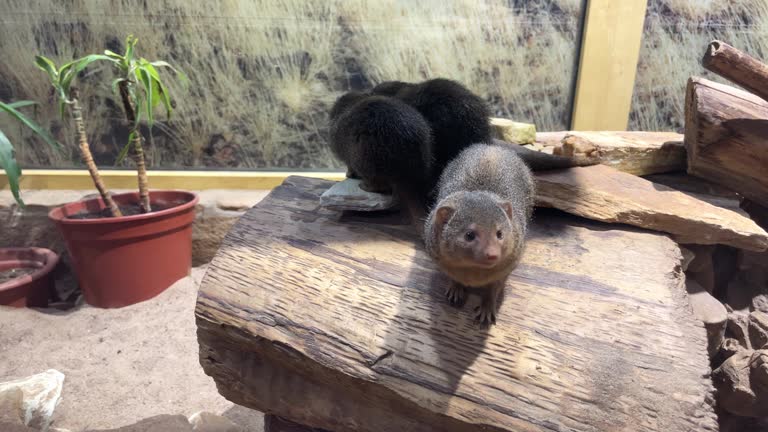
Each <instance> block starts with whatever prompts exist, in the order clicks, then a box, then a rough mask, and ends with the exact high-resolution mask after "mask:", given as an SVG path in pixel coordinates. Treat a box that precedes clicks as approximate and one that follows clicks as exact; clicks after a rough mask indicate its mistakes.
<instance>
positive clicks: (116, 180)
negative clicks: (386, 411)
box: [0, 169, 345, 190]
mask: <svg viewBox="0 0 768 432" xmlns="http://www.w3.org/2000/svg"><path fill="white" fill-rule="evenodd" d="M99 172H100V173H101V176H102V177H103V178H104V181H105V182H106V184H107V187H108V188H110V189H135V188H136V187H137V186H136V184H137V183H136V171H133V170H100V171H99ZM148 175H149V186H150V188H151V189H185V190H207V189H253V190H263V189H272V188H274V187H276V186H278V185H280V184H281V183H282V182H283V180H285V179H286V178H287V177H289V176H292V175H302V176H305V177H312V178H321V179H325V180H334V181H339V180H343V179H344V178H345V173H344V172H335V171H329V172H323V171H311V172H302V171H214V170H211V171H203V170H198V171H195V170H189V171H186V170H183V171H182V170H170V171H155V170H150V171H149V173H148ZM8 188H9V186H8V178H7V177H6V176H5V175H4V174H0V190H3V189H8ZM21 189H24V190H31V189H38V190H39V189H51V190H83V189H94V187H93V182H92V181H91V176H90V175H89V174H88V171H86V170H56V169H25V170H24V172H23V175H22V178H21Z"/></svg>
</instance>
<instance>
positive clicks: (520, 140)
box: [491, 117, 536, 144]
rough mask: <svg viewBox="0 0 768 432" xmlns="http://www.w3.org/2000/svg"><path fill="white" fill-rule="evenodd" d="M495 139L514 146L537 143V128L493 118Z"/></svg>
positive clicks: (492, 125)
mask: <svg viewBox="0 0 768 432" xmlns="http://www.w3.org/2000/svg"><path fill="white" fill-rule="evenodd" d="M491 128H492V129H493V137H494V138H498V139H500V140H503V141H507V142H509V143H512V144H533V143H534V142H535V141H536V126H535V125H532V124H529V123H519V122H515V121H512V120H508V119H504V118H493V117H492V118H491Z"/></svg>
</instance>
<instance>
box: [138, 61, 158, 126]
mask: <svg viewBox="0 0 768 432" xmlns="http://www.w3.org/2000/svg"><path fill="white" fill-rule="evenodd" d="M136 72H138V74H139V80H140V81H141V82H142V84H144V92H145V95H146V101H147V103H146V114H147V125H148V126H149V127H150V128H151V127H152V123H153V122H154V119H153V116H152V106H153V101H152V77H151V76H150V74H149V72H147V70H146V69H145V68H138V69H137V70H136Z"/></svg>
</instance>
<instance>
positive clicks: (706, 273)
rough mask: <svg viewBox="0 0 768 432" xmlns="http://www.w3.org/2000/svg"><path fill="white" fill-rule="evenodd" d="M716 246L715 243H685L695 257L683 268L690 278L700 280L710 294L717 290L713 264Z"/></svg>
mask: <svg viewBox="0 0 768 432" xmlns="http://www.w3.org/2000/svg"><path fill="white" fill-rule="evenodd" d="M715 247H716V246H715V245H695V244H687V245H685V249H686V250H688V251H689V252H690V253H692V254H693V255H694V257H693V259H692V260H691V261H690V262H689V263H688V267H687V269H686V268H683V271H685V274H686V276H687V277H688V278H689V279H693V280H695V281H696V282H698V284H699V285H701V286H702V287H704V289H705V290H706V291H707V292H708V293H710V294H713V293H714V292H715V268H714V266H713V265H712V264H713V263H712V254H713V253H714V251H715Z"/></svg>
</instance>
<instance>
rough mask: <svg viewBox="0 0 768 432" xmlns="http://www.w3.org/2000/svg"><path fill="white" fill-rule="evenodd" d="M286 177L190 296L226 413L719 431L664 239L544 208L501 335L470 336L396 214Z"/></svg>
mask: <svg viewBox="0 0 768 432" xmlns="http://www.w3.org/2000/svg"><path fill="white" fill-rule="evenodd" d="M332 185H333V183H331V182H327V181H323V180H316V179H308V178H303V177H289V178H288V179H286V181H285V182H284V183H283V184H282V185H281V186H280V187H278V188H276V189H275V190H273V191H272V192H271V194H270V195H269V196H268V197H267V198H266V199H264V200H263V201H262V202H260V203H259V204H258V205H256V206H255V207H254V208H253V209H251V210H249V211H248V212H247V213H246V214H245V215H244V216H242V218H241V219H240V220H239V221H238V223H237V224H236V225H235V227H234V228H233V229H232V230H231V231H230V233H229V234H228V236H227V237H226V239H225V240H224V242H223V245H222V247H221V249H220V250H219V253H218V254H217V256H216V257H215V258H214V260H213V261H212V262H211V264H210V267H209V269H208V271H207V273H206V276H205V278H204V280H203V282H202V285H201V287H200V292H199V295H198V300H197V307H196V318H197V325H198V340H199V343H200V362H201V364H202V366H203V368H204V370H205V372H206V373H207V374H208V375H210V376H212V377H213V378H214V380H215V381H216V384H217V386H218V389H219V392H220V393H221V394H222V395H224V396H225V397H226V398H228V399H229V400H231V401H233V402H235V403H237V404H240V405H244V406H247V407H251V408H254V409H257V410H260V411H263V412H265V413H267V414H272V415H277V416H280V417H282V418H285V419H287V420H289V421H291V422H296V423H298V424H302V425H306V426H310V427H316V428H323V429H326V430H329V431H335V432H347V431H349V432H388V431H396V432H408V431H467V432H469V431H480V430H482V431H555V430H557V431H619V430H621V431H627V430H632V431H667V432H677V431H694V430H695V431H714V430H717V424H716V417H715V415H714V413H713V409H712V407H711V406H710V405H709V403H708V402H707V401H708V400H711V396H712V395H711V392H712V386H711V382H710V381H709V379H708V378H706V377H707V373H708V371H709V366H708V361H707V354H706V333H705V330H704V328H703V326H702V324H701V323H700V322H698V321H697V320H696V319H695V318H694V317H693V316H692V312H691V308H690V306H689V304H688V301H687V298H686V294H685V288H684V276H683V274H682V273H681V271H680V262H681V254H680V250H679V247H678V246H677V245H676V244H675V243H674V242H673V241H672V240H670V239H669V238H668V237H666V236H664V235H661V234H658V233H652V232H645V231H639V230H635V229H634V228H630V227H625V226H623V227H619V226H608V225H605V224H599V223H595V222H589V221H584V220H583V219H580V218H576V217H573V216H570V215H566V214H562V213H559V212H554V211H552V210H547V209H543V210H541V211H538V212H537V214H536V221H535V223H534V224H533V225H532V227H531V231H530V237H529V239H528V244H527V251H526V253H525V256H524V258H523V261H522V263H521V265H520V266H519V267H518V269H517V270H516V271H515V272H514V273H513V274H512V276H511V277H510V279H509V281H508V283H507V287H506V294H505V297H506V298H505V300H504V302H503V304H502V306H501V310H500V315H499V318H498V324H497V325H496V326H493V327H492V328H490V329H488V330H481V329H479V328H477V327H476V326H475V324H474V322H473V319H474V314H473V312H472V309H473V308H474V306H476V305H477V304H478V303H479V300H478V299H477V298H476V297H475V296H471V297H470V299H469V301H468V303H467V305H465V306H464V308H462V309H456V308H453V307H451V306H449V305H448V304H447V303H446V301H445V299H444V294H443V291H444V289H445V287H446V286H447V284H448V280H447V279H446V278H445V277H444V276H442V275H441V274H440V273H438V272H437V270H436V267H435V266H434V265H433V263H432V261H431V260H430V259H429V258H428V257H427V255H426V254H425V252H424V250H423V248H422V247H421V243H420V241H419V240H418V239H417V236H416V235H415V233H414V232H413V231H412V229H411V228H410V225H409V224H408V223H406V222H405V221H404V220H402V217H399V216H398V214H397V213H390V214H378V215H377V214H370V213H369V214H343V213H340V212H336V211H331V210H327V209H322V208H320V207H319V198H320V195H321V194H322V193H323V192H324V191H325V190H327V189H328V188H330V187H331V186H332Z"/></svg>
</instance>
